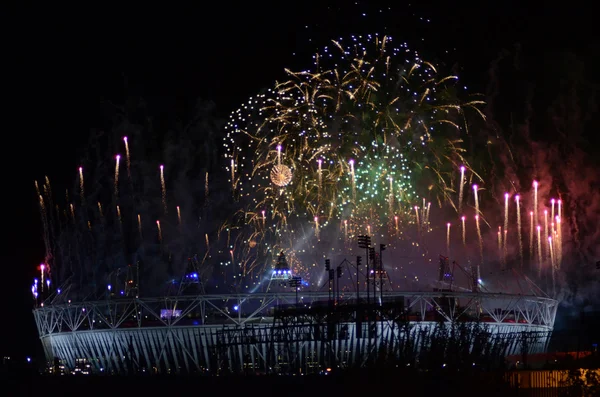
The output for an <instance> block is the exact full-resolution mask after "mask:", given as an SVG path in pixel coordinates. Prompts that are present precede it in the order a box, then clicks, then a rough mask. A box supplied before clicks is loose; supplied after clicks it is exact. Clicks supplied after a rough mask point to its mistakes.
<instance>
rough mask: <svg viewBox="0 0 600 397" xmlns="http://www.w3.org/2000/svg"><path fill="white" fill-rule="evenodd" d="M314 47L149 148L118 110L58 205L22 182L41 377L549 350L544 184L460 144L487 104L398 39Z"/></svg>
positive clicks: (433, 361)
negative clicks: (306, 66)
mask: <svg viewBox="0 0 600 397" xmlns="http://www.w3.org/2000/svg"><path fill="white" fill-rule="evenodd" d="M322 54H324V56H322V57H315V58H313V60H314V65H313V70H312V72H306V71H305V72H298V73H294V72H291V71H289V70H287V69H286V74H287V78H288V79H289V80H288V81H287V82H284V83H279V84H276V85H275V86H274V88H272V89H267V90H265V91H263V93H261V94H259V95H257V96H255V97H252V98H250V99H249V100H248V101H247V102H246V103H244V104H243V105H242V106H241V107H240V109H238V110H237V111H235V112H232V114H231V116H230V119H229V121H228V122H227V123H226V125H225V128H224V130H223V129H217V127H216V125H220V124H219V123H216V122H215V123H214V124H215V126H212V125H211V121H210V117H208V116H207V115H206V112H204V113H202V112H201V114H200V115H199V117H198V118H199V119H202V120H206V122H203V123H200V124H198V125H196V124H193V125H190V126H186V127H185V128H182V129H181V130H178V131H177V132H173V134H171V135H169V140H168V141H167V140H166V138H165V140H164V141H160V142H158V141H157V142H155V141H156V139H150V138H148V137H147V136H145V135H144V134H152V128H151V126H148V125H146V124H144V123H146V122H147V120H148V119H149V118H148V117H141V118H140V119H139V120H137V122H135V120H134V121H131V120H121V119H118V120H121V122H120V124H117V125H115V126H114V128H113V132H112V133H110V134H105V135H97V136H94V140H92V141H91V143H90V147H91V148H94V150H91V151H90V152H91V154H90V155H89V159H86V161H87V162H85V164H84V165H85V167H84V166H81V167H79V173H78V181H77V182H78V183H76V184H75V186H74V188H73V189H72V190H70V191H69V190H68V191H67V194H66V197H65V201H64V202H62V201H61V202H60V203H59V202H58V201H57V200H56V199H55V198H54V196H53V195H52V188H51V186H50V181H49V179H48V178H47V177H46V178H45V180H44V181H43V183H42V184H41V185H40V184H38V183H37V182H36V185H35V186H36V194H37V197H38V199H39V206H40V213H41V217H42V224H43V227H44V243H45V248H46V258H45V259H44V262H43V263H42V264H41V265H40V268H39V270H40V277H39V279H36V280H34V284H33V285H32V293H33V296H34V301H35V309H34V311H33V313H34V316H35V321H36V324H37V327H38V331H39V336H40V339H41V341H42V345H43V347H44V350H45V354H46V358H47V360H48V361H49V362H50V364H51V367H52V368H53V371H59V370H60V371H62V370H63V369H64V371H65V372H72V373H101V372H104V373H115V374H122V373H150V374H154V373H156V374H169V373H185V374H191V373H200V374H211V375H215V374H222V373H253V374H273V373H278V374H291V373H293V374H299V373H302V374H311V373H328V372H329V371H335V370H337V369H345V368H361V367H372V366H373V365H385V366H401V365H406V366H417V367H421V368H433V367H436V366H451V367H452V366H453V367H457V366H464V365H469V366H477V365H486V366H490V365H492V364H491V363H493V365H500V364H501V363H502V362H503V359H504V357H506V356H507V355H511V354H524V355H526V354H529V353H538V352H543V351H544V350H545V349H546V347H547V344H548V341H549V336H550V334H551V332H552V329H553V325H554V319H555V315H556V309H557V305H558V303H557V301H556V300H555V299H553V297H555V296H556V285H557V277H558V275H559V271H560V266H561V262H562V257H563V249H562V247H563V240H562V238H563V237H562V236H563V229H562V226H561V219H563V214H562V208H563V207H562V202H561V200H560V199H558V200H555V199H553V198H551V197H552V196H551V194H555V193H557V192H550V191H549V190H548V188H547V187H545V186H541V185H540V186H541V187H542V188H543V189H542V190H540V191H538V187H539V186H538V181H536V180H535V178H534V176H531V175H524V176H523V178H522V179H523V180H527V181H532V182H533V183H532V184H531V185H523V186H518V185H515V184H514V183H513V182H510V183H505V182H506V181H502V180H498V179H492V178H490V180H489V181H486V180H485V179H484V177H483V176H482V175H481V174H479V173H478V172H477V171H476V170H475V169H474V167H472V166H471V165H470V161H471V160H473V163H474V164H482V163H486V161H489V160H487V159H486V160H483V159H482V158H478V157H477V156H482V154H486V153H487V149H486V150H478V149H473V150H471V151H470V152H469V153H468V155H469V156H472V157H470V158H469V157H468V156H467V151H466V149H465V148H466V147H472V148H475V147H476V146H477V144H478V143H477V142H479V140H477V139H476V135H475V134H470V135H467V134H465V131H467V130H468V129H469V128H470V129H471V130H473V129H477V128H478V127H480V126H481V125H482V124H481V123H482V122H483V121H482V119H483V118H485V117H483V113H482V112H481V110H480V109H479V107H481V105H482V104H483V102H482V101H480V100H477V99H472V98H471V96H470V95H464V93H463V91H464V89H459V88H460V85H458V84H457V83H456V81H457V80H458V77H457V76H453V75H451V76H444V75H442V74H440V73H438V68H436V67H435V66H434V65H433V64H431V63H429V62H427V61H424V60H423V59H422V58H421V56H420V55H419V54H418V53H417V52H415V51H411V50H409V49H408V48H407V45H406V44H405V43H399V44H397V45H396V44H395V43H394V41H393V40H392V39H391V38H389V37H383V36H378V35H367V36H363V37H361V36H358V37H355V36H353V37H351V38H350V39H349V40H346V41H342V40H339V41H334V42H333V45H332V46H331V47H326V48H324V49H323V50H322ZM365 65H370V66H369V67H366V66H365ZM349 71H351V72H349ZM463 97H465V98H466V99H463ZM469 98H471V99H469ZM132 117H133V116H132ZM473 119H476V120H477V121H475V122H471V120H473ZM477 123H479V124H477ZM213 127H214V128H213ZM219 128H220V127H219ZM190 131H192V132H194V135H192V133H191V132H190ZM215 131H218V134H217V133H215ZM125 133H126V134H127V135H128V136H124V134H125ZM217 135H219V136H220V137H221V138H222V144H221V145H217V143H216V142H215V136H217ZM128 137H129V138H128ZM198 137H207V138H206V139H204V138H202V139H197V138H198ZM211 139H212V141H211ZM482 142H487V140H483V141H482ZM151 145H155V146H160V147H161V149H164V153H161V152H160V151H157V150H148V148H149V147H150V146H151ZM99 148H106V152H104V151H103V150H104V149H103V150H100V149H99ZM154 149H156V148H154ZM119 152H121V153H124V156H123V158H122V160H123V161H121V156H120V155H119V154H117V153H119ZM156 153H159V154H160V158H157V155H156ZM144 156H148V158H146V157H144ZM151 156H154V157H151ZM216 156H219V157H221V160H220V161H217V160H215V159H214V158H215V157H216ZM163 161H164V162H163ZM84 168H85V169H84ZM483 168H485V167H483ZM488 171H489V170H488ZM490 172H491V171H490ZM492 174H493V175H496V174H494V173H492ZM61 190H62V189H61ZM555 197H558V196H555ZM527 213H529V217H528V216H527ZM522 218H523V219H522ZM541 225H543V226H544V227H543V228H542V226H541ZM496 226H497V227H498V231H497V233H496ZM509 230H510V233H509ZM536 231H537V233H536ZM528 237H529V238H528ZM375 241H377V243H383V244H375ZM357 246H358V247H357ZM357 248H358V249H357ZM377 248H378V252H376V249H377ZM386 249H387V251H386V254H385V266H384V260H383V254H382V252H383V251H384V250H386ZM496 249H497V251H496ZM199 253H200V254H199ZM439 253H443V254H442V255H439V266H436V263H437V256H438V254H439ZM348 258H352V261H350V260H348ZM449 258H453V260H452V261H451V260H450V259H449ZM186 259H187V262H186ZM362 260H364V264H363V263H362V262H361V261H362ZM457 262H460V263H462V264H463V265H464V267H463V266H461V265H459V263H457ZM186 263H187V265H186ZM131 264H133V265H131ZM323 265H324V266H323ZM532 279H533V280H535V282H534V281H532ZM558 281H560V280H558ZM536 283H538V284H539V285H542V286H543V288H539V287H538V286H537V285H536ZM545 291H548V292H547V293H546V292H545Z"/></svg>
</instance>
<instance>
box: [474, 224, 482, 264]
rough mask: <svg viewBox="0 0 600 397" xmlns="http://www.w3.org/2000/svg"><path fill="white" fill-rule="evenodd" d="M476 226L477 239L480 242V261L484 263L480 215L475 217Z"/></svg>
mask: <svg viewBox="0 0 600 397" xmlns="http://www.w3.org/2000/svg"><path fill="white" fill-rule="evenodd" d="M475 226H476V227H477V239H478V240H479V260H480V261H481V262H480V263H483V237H482V236H481V227H480V225H479V215H475Z"/></svg>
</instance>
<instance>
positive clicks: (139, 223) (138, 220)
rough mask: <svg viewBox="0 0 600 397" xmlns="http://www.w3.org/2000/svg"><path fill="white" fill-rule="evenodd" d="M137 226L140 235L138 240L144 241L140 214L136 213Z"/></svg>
mask: <svg viewBox="0 0 600 397" xmlns="http://www.w3.org/2000/svg"><path fill="white" fill-rule="evenodd" d="M137 227H138V235H139V236H140V241H144V235H143V233H142V215H141V214H138V216H137Z"/></svg>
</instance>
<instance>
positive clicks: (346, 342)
mask: <svg viewBox="0 0 600 397" xmlns="http://www.w3.org/2000/svg"><path fill="white" fill-rule="evenodd" d="M327 297H328V295H327V294H325V295H324V296H323V294H320V293H312V294H311V293H304V294H303V296H302V297H300V298H299V300H298V301H295V294H289V293H286V294H262V295H260V296H256V295H214V296H207V295H203V296H182V297H170V298H152V299H151V298H145V299H140V298H130V299H120V300H112V299H107V300H106V301H96V302H82V303H77V304H74V303H66V304H65V303H60V302H51V303H50V304H47V303H46V304H44V306H40V307H38V308H36V309H35V310H34V316H35V319H36V323H37V325H38V331H39V334H40V339H41V341H42V344H43V347H44V350H45V354H46V358H47V360H48V362H49V363H51V364H52V363H53V364H54V365H55V366H64V367H65V368H66V371H67V372H72V373H75V372H77V371H82V368H85V371H86V372H91V373H114V374H131V373H148V374H155V373H161V374H169V373H183V374H191V373H196V374H207V375H215V374H224V373H244V374H271V373H303V374H310V373H326V372H327V371H331V370H332V369H338V368H358V367H365V366H369V365H373V364H376V363H378V362H379V363H386V364H389V365H417V366H421V367H424V368H431V367H435V366H464V365H466V363H467V362H468V365H487V366H489V365H490V364H491V363H496V364H497V363H499V362H501V361H503V359H504V357H506V356H507V355H514V354H533V353H541V352H545V350H546V347H547V345H548V342H549V337H550V334H551V332H552V328H553V325H554V317H555V314H556V306H557V302H556V301H554V300H552V299H548V298H539V297H530V296H521V295H505V294H498V295H492V294H481V293H454V292H451V293H440V292H433V293H431V292H419V293H417V292H410V293H406V292H404V293H386V294H385V295H383V294H382V297H381V299H380V300H379V301H378V302H375V303H372V304H371V305H366V304H364V303H363V302H360V303H359V304H357V302H356V299H355V298H354V297H353V296H352V295H348V294H347V295H346V296H344V297H340V299H339V300H338V301H334V300H327ZM323 298H325V300H324V299H323Z"/></svg>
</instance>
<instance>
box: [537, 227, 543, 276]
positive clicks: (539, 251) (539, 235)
mask: <svg viewBox="0 0 600 397" xmlns="http://www.w3.org/2000/svg"><path fill="white" fill-rule="evenodd" d="M537 260H538V266H537V267H538V277H541V275H542V227H541V226H540V225H538V226H537Z"/></svg>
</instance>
